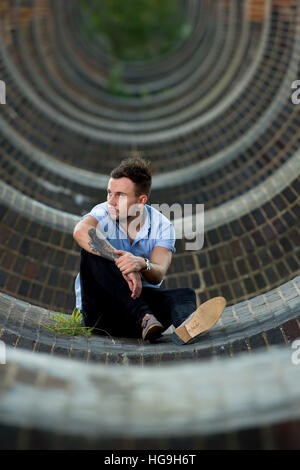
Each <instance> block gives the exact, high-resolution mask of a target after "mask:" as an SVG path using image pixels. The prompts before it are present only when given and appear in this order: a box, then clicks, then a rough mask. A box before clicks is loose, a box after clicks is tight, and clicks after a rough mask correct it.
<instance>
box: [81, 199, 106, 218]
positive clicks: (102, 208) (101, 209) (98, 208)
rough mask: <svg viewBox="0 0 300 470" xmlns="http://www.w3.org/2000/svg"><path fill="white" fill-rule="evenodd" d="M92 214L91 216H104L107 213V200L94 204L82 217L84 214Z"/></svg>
mask: <svg viewBox="0 0 300 470" xmlns="http://www.w3.org/2000/svg"><path fill="white" fill-rule="evenodd" d="M88 215H89V216H92V217H96V218H99V217H101V218H102V217H106V216H107V215H108V210H107V202H106V201H105V202H100V203H99V204H96V205H95V206H94V207H93V208H92V209H91V210H90V211H89V212H88V213H86V214H85V215H84V216H83V217H86V216H88Z"/></svg>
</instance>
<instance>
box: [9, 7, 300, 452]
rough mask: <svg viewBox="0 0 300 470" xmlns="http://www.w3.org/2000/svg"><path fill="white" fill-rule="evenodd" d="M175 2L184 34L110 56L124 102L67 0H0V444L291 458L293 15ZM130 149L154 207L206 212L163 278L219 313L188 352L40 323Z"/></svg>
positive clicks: (64, 292)
mask: <svg viewBox="0 0 300 470" xmlns="http://www.w3.org/2000/svg"><path fill="white" fill-rule="evenodd" d="M183 3H184V5H185V11H186V18H185V21H186V22H187V23H188V24H189V25H190V31H191V32H190V35H189V36H188V37H186V38H185V39H184V40H182V41H181V43H179V44H178V45H177V46H176V47H175V48H174V50H172V51H171V52H170V53H169V54H168V56H167V57H165V58H161V59H157V60H156V61H152V62H149V63H147V62H145V63H124V64H123V69H122V86H123V88H124V94H123V95H122V96H115V95H112V94H110V93H109V92H108V91H107V83H108V77H109V71H110V70H111V68H112V67H113V66H114V65H115V61H114V60H113V59H112V57H111V56H110V55H109V53H108V51H107V50H106V49H105V47H103V44H102V43H101V42H99V43H97V42H95V43H94V42H91V41H90V40H89V39H87V38H86V37H85V35H84V34H83V30H84V22H85V21H86V20H85V18H84V16H83V15H82V13H81V10H80V8H79V1H75V0H65V2H64V6H63V7H62V2H60V1H59V0H51V1H50V0H43V1H40V0H26V1H25V0H13V1H12V0H10V1H3V2H2V3H1V6H0V11H1V14H0V35H1V38H0V79H1V80H3V81H4V82H5V85H6V100H5V104H1V105H0V111H1V113H0V124H1V126H0V140H1V146H0V159H1V162H0V169H1V180H0V194H1V203H0V227H1V228H0V244H1V252H0V288H1V293H0V353H1V351H2V354H3V348H4V351H5V359H6V360H5V362H6V363H5V364H0V442H1V444H0V447H1V448H3V449H42V448H47V449H66V448H70V449H76V448H83V449H95V448H99V449H112V448H114V449H162V448H163V449H182V448H184V449H223V448H224V449H248V448H249V449H250V448H251V449H254V448H255V449H291V448H297V449H299V442H300V439H299V438H300V426H299V423H300V421H299V419H300V418H299V416H300V403H299V396H300V394H299V391H300V390H299V389H300V379H299V377H300V376H299V367H300V365H298V359H299V358H298V355H297V345H298V343H297V339H299V340H300V249H299V246H300V243H299V242H300V233H299V216H300V209H299V208H300V204H299V193H300V153H299V142H300V134H299V123H300V118H299V116H300V114H299V110H300V105H298V106H297V104H296V101H295V99H294V98H295V96H296V95H295V94H294V98H293V88H292V83H293V82H295V80H297V78H300V70H299V65H300V62H299V59H300V43H299V39H300V13H299V5H298V2H297V1H296V0H261V1H254V0H249V1H248V2H239V1H238V0H229V1H228V0H226V1H225V0H222V1H220V2H215V3H214V4H213V5H212V3H211V2H209V1H208V0H201V1H199V2H193V1H189V0H186V1H185V2H183ZM294 93H295V91H294ZM134 155H141V156H143V157H145V158H147V159H150V160H151V162H152V167H153V189H152V193H151V198H150V204H162V203H168V204H169V205H172V204H173V203H179V204H180V205H182V206H183V205H184V204H193V205H194V206H196V204H204V210H205V211H204V228H205V231H204V240H203V246H202V247H201V248H197V249H193V250H187V249H186V245H187V242H188V241H189V240H188V238H187V237H186V238H182V239H177V240H176V253H175V254H174V256H173V260H172V264H171V266H170V268H169V270H168V273H167V276H166V278H165V281H164V284H163V286H164V288H176V287H191V288H193V289H194V290H195V292H196V296H197V303H198V305H199V304H201V303H202V302H205V301H206V300H208V299H210V298H212V297H214V296H220V295H221V296H224V297H225V298H226V300H227V306H226V308H225V311H224V313H223V315H222V317H221V319H220V320H219V322H218V323H217V324H216V325H215V326H214V327H213V328H212V329H211V330H209V332H207V333H205V334H203V335H201V337H200V338H199V341H198V342H197V343H195V344H192V345H187V346H183V347H182V346H176V345H175V344H173V343H172V341H171V339H170V334H169V333H170V332H169V331H167V332H166V334H164V335H163V337H162V339H161V340H159V341H157V342H156V343H155V344H149V343H147V342H143V340H142V339H129V338H117V337H110V336H99V335H94V334H93V335H92V336H89V337H86V336H71V337H67V336H63V335H59V334H54V333H51V332H50V331H49V330H48V329H47V325H48V324H49V317H50V315H51V313H53V312H62V313H64V314H65V315H70V314H71V313H72V311H73V309H74V306H75V296H74V281H75V277H76V275H77V273H78V271H79V258H80V248H79V246H78V245H77V244H76V242H75V241H74V239H73V236H72V233H73V229H74V226H75V224H76V222H77V221H78V220H79V218H80V217H81V216H82V215H83V214H85V213H87V212H89V210H90V209H91V208H92V207H93V206H94V205H95V204H97V203H99V202H102V201H104V200H105V198H106V185H107V181H108V175H109V173H110V171H111V170H112V169H113V168H114V167H115V166H116V165H117V164H118V163H119V162H120V161H121V160H122V159H123V158H126V157H129V156H134ZM182 217H183V220H184V222H185V223H186V225H187V226H191V221H190V220H189V217H188V216H185V214H184V213H183V214H182ZM173 222H174V225H175V227H180V225H181V222H182V221H181V220H180V219H175V220H174V221H173ZM1 348H2V349H1ZM0 362H1V357H0ZM2 362H4V361H2Z"/></svg>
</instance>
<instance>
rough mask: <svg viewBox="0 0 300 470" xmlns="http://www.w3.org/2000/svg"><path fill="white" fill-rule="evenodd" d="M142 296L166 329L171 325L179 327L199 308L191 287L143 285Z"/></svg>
mask: <svg viewBox="0 0 300 470" xmlns="http://www.w3.org/2000/svg"><path fill="white" fill-rule="evenodd" d="M141 296H142V298H143V299H144V300H145V301H146V302H147V304H148V305H149V306H150V307H151V310H152V312H153V313H154V315H155V316H156V318H157V319H158V320H159V321H160V322H161V323H162V324H163V326H164V327H165V329H167V328H168V327H169V326H171V325H174V326H175V328H177V327H178V326H179V325H180V324H181V323H182V322H183V321H184V320H186V319H187V318H188V317H189V316H190V315H191V314H192V313H193V312H194V311H195V310H196V308H197V301H196V294H195V291H194V290H193V289H191V288H189V287H183V288H177V289H159V288H157V289H156V288H153V287H143V290H142V294H141Z"/></svg>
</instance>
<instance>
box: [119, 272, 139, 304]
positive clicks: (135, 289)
mask: <svg viewBox="0 0 300 470" xmlns="http://www.w3.org/2000/svg"><path fill="white" fill-rule="evenodd" d="M123 277H124V279H125V280H126V281H127V283H128V286H129V289H130V290H131V292H132V294H131V297H132V298H133V299H137V298H138V297H139V296H140V295H141V292H142V280H141V276H140V275H139V273H136V272H134V273H129V274H123Z"/></svg>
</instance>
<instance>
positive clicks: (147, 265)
mask: <svg viewBox="0 0 300 470" xmlns="http://www.w3.org/2000/svg"><path fill="white" fill-rule="evenodd" d="M144 260H145V261H146V267H145V268H143V269H141V271H150V269H151V264H150V260H148V258H144Z"/></svg>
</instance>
